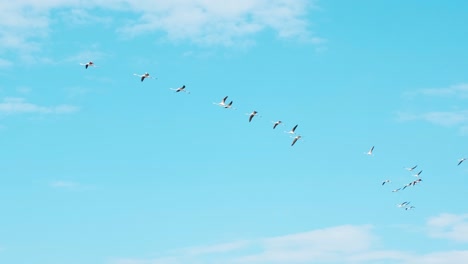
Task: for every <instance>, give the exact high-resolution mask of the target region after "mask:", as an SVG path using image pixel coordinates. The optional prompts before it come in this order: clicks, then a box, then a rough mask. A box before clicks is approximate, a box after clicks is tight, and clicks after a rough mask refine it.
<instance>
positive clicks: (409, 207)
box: [405, 205, 416, 210]
mask: <svg viewBox="0 0 468 264" xmlns="http://www.w3.org/2000/svg"><path fill="white" fill-rule="evenodd" d="M414 208H416V207H414V206H412V205H411V206H407V207H405V210H411V209H414Z"/></svg>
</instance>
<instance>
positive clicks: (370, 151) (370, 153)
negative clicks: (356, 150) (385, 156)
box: [364, 146, 374, 156]
mask: <svg viewBox="0 0 468 264" xmlns="http://www.w3.org/2000/svg"><path fill="white" fill-rule="evenodd" d="M373 153H374V146H372V148H370V149H369V151H367V152H364V154H367V155H369V156H372V155H373Z"/></svg>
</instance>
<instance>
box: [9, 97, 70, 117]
mask: <svg viewBox="0 0 468 264" xmlns="http://www.w3.org/2000/svg"><path fill="white" fill-rule="evenodd" d="M76 111H78V107H76V106H73V105H66V104H64V105H57V106H41V105H37V104H33V103H28V102H27V101H26V100H25V99H24V98H16V97H7V98H4V99H3V100H2V102H0V113H5V114H20V113H40V114H66V113H73V112H76Z"/></svg>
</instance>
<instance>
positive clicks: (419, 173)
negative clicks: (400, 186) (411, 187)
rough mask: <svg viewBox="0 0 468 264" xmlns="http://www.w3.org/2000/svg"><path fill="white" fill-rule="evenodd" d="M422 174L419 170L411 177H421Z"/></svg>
mask: <svg viewBox="0 0 468 264" xmlns="http://www.w3.org/2000/svg"><path fill="white" fill-rule="evenodd" d="M422 172H423V171H422V170H420V171H419V172H418V173H416V174H414V175H413V176H414V177H419V175H421V173H422Z"/></svg>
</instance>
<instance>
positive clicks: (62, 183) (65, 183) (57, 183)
mask: <svg viewBox="0 0 468 264" xmlns="http://www.w3.org/2000/svg"><path fill="white" fill-rule="evenodd" d="M50 186H52V187H54V188H67V189H69V188H76V187H78V186H79V184H78V183H76V182H70V181H54V182H51V183H50Z"/></svg>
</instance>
